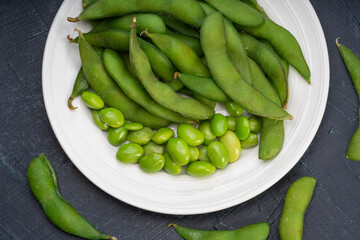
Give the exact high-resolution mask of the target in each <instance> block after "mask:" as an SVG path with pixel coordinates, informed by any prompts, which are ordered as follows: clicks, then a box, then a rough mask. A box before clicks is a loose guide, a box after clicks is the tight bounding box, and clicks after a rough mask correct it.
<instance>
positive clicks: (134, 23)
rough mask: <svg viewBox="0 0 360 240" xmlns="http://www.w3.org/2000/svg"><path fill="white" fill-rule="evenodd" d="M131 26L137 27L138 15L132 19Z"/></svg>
mask: <svg viewBox="0 0 360 240" xmlns="http://www.w3.org/2000/svg"><path fill="white" fill-rule="evenodd" d="M130 27H131V28H136V17H133V19H132V21H131V26H130Z"/></svg>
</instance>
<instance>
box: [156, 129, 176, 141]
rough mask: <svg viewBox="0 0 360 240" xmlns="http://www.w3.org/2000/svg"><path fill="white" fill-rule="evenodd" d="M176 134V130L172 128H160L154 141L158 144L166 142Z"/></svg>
mask: <svg viewBox="0 0 360 240" xmlns="http://www.w3.org/2000/svg"><path fill="white" fill-rule="evenodd" d="M173 136H174V131H173V130H172V129H171V128H160V129H159V130H157V131H156V133H155V134H154V136H153V137H152V141H153V142H154V143H156V144H164V143H166V142H167V141H168V140H169V139H170V138H172V137H173Z"/></svg>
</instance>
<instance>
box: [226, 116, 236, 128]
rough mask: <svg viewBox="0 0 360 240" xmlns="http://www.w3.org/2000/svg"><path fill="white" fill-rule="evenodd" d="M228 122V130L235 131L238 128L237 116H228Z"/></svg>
mask: <svg viewBox="0 0 360 240" xmlns="http://www.w3.org/2000/svg"><path fill="white" fill-rule="evenodd" d="M226 119H227V123H228V130H231V131H235V130H236V117H234V116H226Z"/></svg>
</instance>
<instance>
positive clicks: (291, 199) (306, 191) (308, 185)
mask: <svg viewBox="0 0 360 240" xmlns="http://www.w3.org/2000/svg"><path fill="white" fill-rule="evenodd" d="M315 184H316V179H315V178H312V177H302V178H299V179H297V180H296V181H295V182H293V184H291V186H290V187H289V189H288V191H287V193H286V196H285V202H284V208H283V212H282V214H281V218H280V225H279V235H280V239H281V240H290V239H291V240H301V239H302V234H303V225H304V214H305V211H306V209H307V207H308V205H309V203H310V201H311V197H312V195H313V192H314V188H315Z"/></svg>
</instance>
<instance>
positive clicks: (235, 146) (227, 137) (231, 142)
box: [219, 131, 241, 163]
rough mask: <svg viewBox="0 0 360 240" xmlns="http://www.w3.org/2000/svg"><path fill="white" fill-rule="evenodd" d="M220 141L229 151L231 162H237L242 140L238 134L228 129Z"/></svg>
mask: <svg viewBox="0 0 360 240" xmlns="http://www.w3.org/2000/svg"><path fill="white" fill-rule="evenodd" d="M219 141H220V142H221V143H222V144H224V145H225V147H226V148H227V150H228V152H229V162H230V163H232V162H236V161H237V160H238V159H239V157H240V153H241V144H240V140H239V139H238V138H237V136H236V134H235V133H234V132H232V131H227V132H226V133H225V134H224V135H223V136H221V137H220V138H219Z"/></svg>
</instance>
